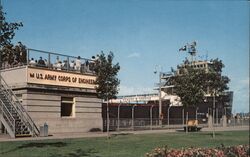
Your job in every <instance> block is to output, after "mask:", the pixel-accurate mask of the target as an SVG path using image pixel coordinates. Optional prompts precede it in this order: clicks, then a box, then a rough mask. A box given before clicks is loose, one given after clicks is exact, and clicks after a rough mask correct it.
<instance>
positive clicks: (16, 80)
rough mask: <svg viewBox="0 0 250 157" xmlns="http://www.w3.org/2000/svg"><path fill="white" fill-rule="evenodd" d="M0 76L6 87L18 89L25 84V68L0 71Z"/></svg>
mask: <svg viewBox="0 0 250 157" xmlns="http://www.w3.org/2000/svg"><path fill="white" fill-rule="evenodd" d="M1 76H2V77H3V78H4V80H5V81H6V83H7V84H8V86H11V87H19V86H23V85H26V84H27V69H26V66H22V67H15V68H11V69H4V70H1Z"/></svg>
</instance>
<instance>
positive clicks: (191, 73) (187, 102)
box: [173, 67, 205, 131]
mask: <svg viewBox="0 0 250 157" xmlns="http://www.w3.org/2000/svg"><path fill="white" fill-rule="evenodd" d="M181 71H182V74H181V75H177V76H175V77H174V80H173V84H174V86H175V93H176V94H177V95H178V96H179V97H180V98H181V102H182V104H183V107H184V108H185V109H187V108H188V107H194V108H196V107H197V104H198V103H200V102H202V101H203V99H204V94H205V92H204V83H205V80H204V76H205V70H203V69H193V68H191V67H187V68H185V69H182V70H181ZM186 117H187V118H186V120H188V112H186ZM186 131H187V127H186Z"/></svg>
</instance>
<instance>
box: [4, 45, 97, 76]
mask: <svg viewBox="0 0 250 157" xmlns="http://www.w3.org/2000/svg"><path fill="white" fill-rule="evenodd" d="M23 53H25V56H26V58H25V60H17V61H16V60H15V61H14V62H13V63H11V64H10V63H8V62H6V61H4V62H1V61H0V65H1V69H8V68H14V67H19V66H31V67H39V68H45V69H53V70H62V71H68V72H76V73H82V74H94V66H95V59H96V58H95V59H86V58H82V57H79V58H78V57H75V56H69V55H63V54H59V53H54V52H48V51H42V50H36V49H31V48H29V49H27V51H25V52H23ZM17 58H18V57H17ZM14 63H15V64H14Z"/></svg>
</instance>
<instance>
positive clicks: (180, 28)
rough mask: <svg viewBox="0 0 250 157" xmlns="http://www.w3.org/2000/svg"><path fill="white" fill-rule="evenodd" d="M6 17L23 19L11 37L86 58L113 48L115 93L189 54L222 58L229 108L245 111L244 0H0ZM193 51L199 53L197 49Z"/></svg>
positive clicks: (148, 85) (147, 87)
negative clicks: (189, 48)
mask: <svg viewBox="0 0 250 157" xmlns="http://www.w3.org/2000/svg"><path fill="white" fill-rule="evenodd" d="M2 3H3V7H4V11H5V12H7V15H6V16H7V20H8V21H22V22H23V24H24V27H23V28H21V29H20V30H18V31H17V33H16V37H15V39H14V40H13V42H14V43H15V42H17V41H22V42H23V43H24V44H25V45H27V46H28V47H30V48H34V49H40V50H46V51H53V52H58V53H63V54H68V55H74V56H78V55H80V56H82V57H85V58H90V57H91V56H93V55H95V54H97V53H99V52H100V51H101V50H103V51H104V52H106V53H107V52H109V51H113V52H114V54H115V60H116V62H119V63H120V65H121V70H120V73H119V78H120V80H121V86H120V94H121V95H124V94H144V93H148V92H156V91H153V88H154V84H155V83H156V82H157V81H158V75H155V74H154V73H153V71H154V69H155V66H156V65H161V66H162V70H163V71H169V70H170V67H176V65H177V64H179V63H181V62H182V60H184V59H185V57H187V54H186V53H181V52H178V49H179V48H180V47H182V46H183V45H184V44H186V43H187V42H192V41H193V40H196V41H197V43H198V46H197V49H198V55H200V56H202V55H205V54H208V59H211V58H217V57H218V58H219V59H222V60H223V62H224V64H225V69H224V74H225V75H228V76H229V77H230V79H231V82H230V85H229V86H230V90H233V91H234V107H233V111H234V112H242V111H249V3H248V2H247V1H218V2H217V1H166V0H126V1H125V0H105V1H102V0H74V1H73V0H22V1H20V0H2ZM197 58H198V57H197Z"/></svg>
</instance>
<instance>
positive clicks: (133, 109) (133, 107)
mask: <svg viewBox="0 0 250 157" xmlns="http://www.w3.org/2000/svg"><path fill="white" fill-rule="evenodd" d="M135 106H136V105H133V106H132V130H134V111H135Z"/></svg>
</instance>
